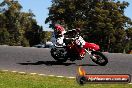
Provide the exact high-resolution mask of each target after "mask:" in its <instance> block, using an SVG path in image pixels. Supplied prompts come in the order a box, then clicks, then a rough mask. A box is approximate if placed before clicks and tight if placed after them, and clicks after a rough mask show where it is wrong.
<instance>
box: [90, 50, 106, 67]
mask: <svg viewBox="0 0 132 88" xmlns="http://www.w3.org/2000/svg"><path fill="white" fill-rule="evenodd" d="M91 54H92V56H90V58H91V59H92V61H93V62H95V63H96V64H98V65H100V66H105V65H106V64H107V63H108V59H107V57H106V56H105V55H104V54H103V53H101V52H98V51H92V52H91ZM94 57H95V58H94ZM102 60H103V62H102Z"/></svg>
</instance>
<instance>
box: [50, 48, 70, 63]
mask: <svg viewBox="0 0 132 88" xmlns="http://www.w3.org/2000/svg"><path fill="white" fill-rule="evenodd" d="M50 53H51V56H52V57H53V58H54V59H55V60H56V61H57V62H59V63H64V62H66V61H67V59H68V58H67V56H66V53H65V51H64V52H63V49H57V48H52V49H51V51H50Z"/></svg>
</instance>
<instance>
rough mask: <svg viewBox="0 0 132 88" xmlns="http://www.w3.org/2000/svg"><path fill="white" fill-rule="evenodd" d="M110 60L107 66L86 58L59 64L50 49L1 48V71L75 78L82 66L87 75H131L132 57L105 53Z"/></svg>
mask: <svg viewBox="0 0 132 88" xmlns="http://www.w3.org/2000/svg"><path fill="white" fill-rule="evenodd" d="M105 55H106V56H107V57H108V59H109V63H108V64H107V65H106V66H99V65H97V64H95V63H93V62H92V61H91V59H90V58H89V57H88V56H86V57H85V58H84V59H83V60H80V61H75V62H71V61H67V62H66V63H63V64H59V63H56V62H55V60H54V59H53V58H52V57H51V56H50V49H46V48H23V47H11V46H10V47H9V46H0V70H10V71H21V72H27V73H40V74H48V75H56V76H66V77H69V76H70V77H75V76H76V74H77V68H78V67H79V66H82V67H83V68H84V69H85V70H86V72H87V74H130V75H132V55H127V54H109V53H105Z"/></svg>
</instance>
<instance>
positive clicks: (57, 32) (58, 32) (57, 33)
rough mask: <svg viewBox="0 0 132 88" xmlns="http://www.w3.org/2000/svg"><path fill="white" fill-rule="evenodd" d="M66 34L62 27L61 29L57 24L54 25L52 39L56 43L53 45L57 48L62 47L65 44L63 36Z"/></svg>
mask: <svg viewBox="0 0 132 88" xmlns="http://www.w3.org/2000/svg"><path fill="white" fill-rule="evenodd" d="M65 33H66V31H65V29H64V27H62V26H61V25H59V24H55V26H54V37H55V39H56V42H54V44H56V45H57V46H64V45H65V43H64V42H63V39H64V34H65Z"/></svg>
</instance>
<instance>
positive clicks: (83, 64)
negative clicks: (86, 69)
mask: <svg viewBox="0 0 132 88" xmlns="http://www.w3.org/2000/svg"><path fill="white" fill-rule="evenodd" d="M77 66H99V65H95V64H80V65H77Z"/></svg>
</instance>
